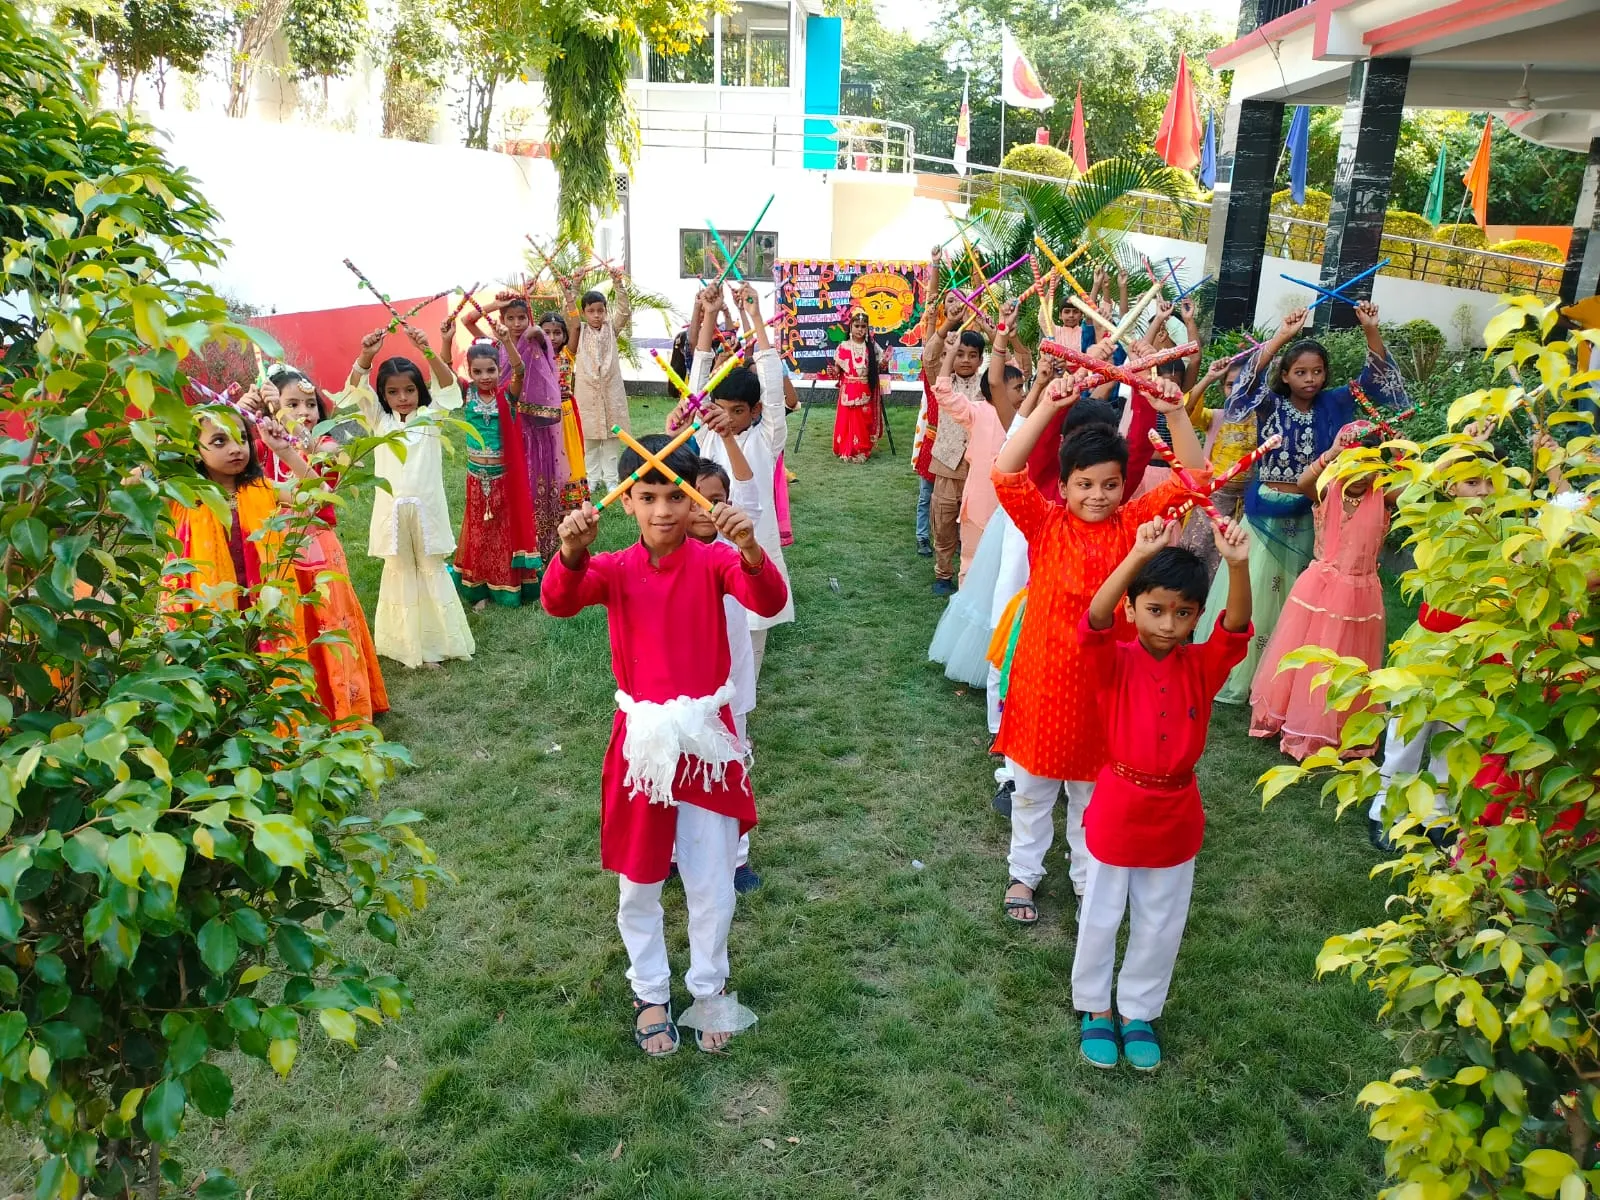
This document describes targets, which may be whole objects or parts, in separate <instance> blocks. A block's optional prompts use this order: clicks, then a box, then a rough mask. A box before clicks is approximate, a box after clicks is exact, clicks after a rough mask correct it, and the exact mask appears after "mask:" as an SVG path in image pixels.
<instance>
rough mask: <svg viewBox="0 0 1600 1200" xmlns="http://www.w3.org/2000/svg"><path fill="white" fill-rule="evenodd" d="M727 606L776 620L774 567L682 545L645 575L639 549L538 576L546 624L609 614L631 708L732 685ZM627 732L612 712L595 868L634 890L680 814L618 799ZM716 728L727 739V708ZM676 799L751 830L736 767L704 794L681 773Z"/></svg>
mask: <svg viewBox="0 0 1600 1200" xmlns="http://www.w3.org/2000/svg"><path fill="white" fill-rule="evenodd" d="M723 596H732V597H733V598H734V599H735V600H737V601H738V602H739V603H740V604H742V605H744V607H746V608H748V609H749V610H750V611H751V612H754V613H758V614H759V615H761V616H763V617H774V616H777V615H778V613H780V612H781V611H783V606H784V604H785V603H787V601H788V598H789V587H788V585H787V584H786V583H784V581H783V575H782V573H781V572H780V571H779V570H778V568H777V567H776V566H774V565H773V562H772V560H771V559H770V558H767V559H765V560H764V561H763V562H762V564H761V566H760V568H759V569H757V570H754V571H752V570H750V569H749V568H748V567H746V566H745V565H744V560H743V558H742V557H741V556H740V554H739V552H738V551H737V550H735V549H734V548H733V547H731V546H724V545H717V544H715V543H712V544H706V543H703V542H697V541H694V540H693V539H690V540H689V541H686V542H684V544H683V545H682V546H681V547H679V548H678V549H677V550H674V551H673V552H672V553H670V554H668V555H666V556H665V557H663V558H662V560H661V562H660V563H659V564H657V565H652V564H651V562H650V552H649V551H648V550H647V549H645V546H644V543H643V542H636V543H634V544H633V545H632V546H629V547H628V548H627V549H626V550H620V551H616V552H614V553H608V554H596V555H592V556H590V557H588V558H586V559H585V560H584V562H583V563H582V564H581V565H580V566H579V567H577V568H576V569H574V568H571V567H568V566H567V565H566V563H565V562H564V561H563V560H562V558H561V556H560V555H559V554H557V555H556V556H555V558H554V559H553V560H552V561H551V563H550V565H549V566H548V567H546V568H545V575H544V588H543V590H542V592H541V593H540V602H541V603H542V604H543V605H544V609H545V611H546V612H548V613H549V614H550V615H551V616H552V617H571V616H576V615H577V614H578V612H580V611H581V610H583V609H585V608H587V607H588V606H589V605H591V604H603V605H605V607H606V610H607V619H608V622H609V625H610V629H611V671H612V674H613V675H615V676H616V680H617V686H618V687H619V688H620V689H622V691H624V692H626V693H627V694H628V695H629V696H632V697H633V698H634V699H635V700H647V701H650V702H651V703H654V704H664V703H666V702H667V701H668V700H674V699H676V698H677V697H679V696H691V697H700V696H710V695H713V694H715V692H716V691H717V689H718V688H720V687H721V686H722V685H723V684H725V683H726V682H728V671H729V667H730V660H729V657H728V631H727V622H726V620H725V619H724V616H723V606H722V598H723ZM625 723H626V718H625V717H624V716H623V715H622V713H621V712H620V711H619V712H618V713H617V714H616V717H615V719H614V720H613V721H612V725H611V744H610V745H609V746H608V747H607V748H606V757H605V762H604V764H603V765H602V766H601V768H600V865H601V866H603V867H604V868H605V869H606V870H608V871H616V872H617V873H618V874H621V875H625V876H627V877H628V878H629V879H631V880H633V881H634V882H635V883H658V882H660V881H661V880H663V879H665V878H666V877H667V868H668V865H669V864H670V862H671V860H672V843H673V838H674V836H675V835H676V833H677V828H678V810H677V809H676V808H675V807H672V806H668V805H662V804H652V803H650V802H649V801H648V800H646V799H645V798H644V797H642V796H635V795H634V794H632V793H631V792H629V791H625V790H624V789H623V782H622V781H623V779H624V778H625V777H626V775H627V773H628V764H627V762H626V761H625V760H624V759H623V757H622V742H623V737H624V734H625ZM722 723H723V724H724V725H726V726H727V727H728V729H729V731H730V732H732V731H733V728H734V725H733V714H732V713H731V712H730V711H729V709H728V708H727V707H726V706H724V707H723V710H722ZM672 793H673V796H674V797H675V798H676V799H677V800H678V802H679V803H682V804H693V805H695V806H696V807H698V808H703V809H706V810H707V811H709V812H714V813H720V814H722V815H723V816H728V817H736V818H737V819H738V821H739V830H740V832H741V833H742V832H745V831H746V830H748V829H750V828H751V827H753V826H754V825H755V823H756V804H755V798H754V797H753V796H752V795H751V793H750V781H749V780H748V779H747V778H746V777H745V772H744V767H743V765H742V764H740V763H737V762H735V763H730V764H729V765H728V769H727V774H726V775H725V776H724V777H723V781H722V782H721V783H720V784H714V785H712V786H711V787H709V788H708V787H707V786H706V785H705V784H704V782H703V781H702V780H701V779H700V778H699V777H698V774H697V773H692V772H690V771H689V770H687V769H686V768H685V767H683V766H682V765H680V767H679V771H678V776H677V778H676V779H675V780H674V781H673V785H672Z"/></svg>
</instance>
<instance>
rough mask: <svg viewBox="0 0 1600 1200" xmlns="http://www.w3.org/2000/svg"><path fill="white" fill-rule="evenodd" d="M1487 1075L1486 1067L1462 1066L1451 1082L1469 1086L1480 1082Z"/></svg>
mask: <svg viewBox="0 0 1600 1200" xmlns="http://www.w3.org/2000/svg"><path fill="white" fill-rule="evenodd" d="M1488 1077H1489V1071H1488V1068H1486V1067H1462V1068H1461V1070H1459V1071H1457V1072H1456V1076H1455V1078H1454V1079H1453V1080H1451V1082H1452V1083H1459V1084H1463V1085H1466V1086H1471V1085H1472V1084H1474V1083H1482V1082H1483V1081H1484V1080H1485V1079H1487V1078H1488Z"/></svg>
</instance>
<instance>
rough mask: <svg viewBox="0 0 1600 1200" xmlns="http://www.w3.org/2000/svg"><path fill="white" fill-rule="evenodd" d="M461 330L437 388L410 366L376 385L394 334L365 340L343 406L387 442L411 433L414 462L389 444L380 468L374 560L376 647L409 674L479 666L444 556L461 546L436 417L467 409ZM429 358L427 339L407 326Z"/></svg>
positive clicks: (402, 362)
mask: <svg viewBox="0 0 1600 1200" xmlns="http://www.w3.org/2000/svg"><path fill="white" fill-rule="evenodd" d="M454 332H455V327H454V324H453V323H452V322H446V323H445V324H444V325H442V326H441V327H440V329H439V354H438V355H437V356H435V357H432V358H430V359H429V363H430V365H431V366H432V369H433V384H434V390H432V391H430V390H429V388H428V381H427V379H426V378H425V377H424V376H423V374H422V370H421V368H420V367H418V366H417V364H416V363H414V362H412V361H411V360H410V359H409V358H403V357H400V356H396V357H394V358H386V359H384V360H383V362H382V363H380V364H379V366H378V378H377V384H376V389H374V386H373V384H371V383H368V382H367V372H368V371H370V370H371V369H372V359H373V357H374V355H376V354H377V352H378V347H379V346H381V345H382V344H383V339H384V336H385V331H384V330H381V329H379V330H374V331H373V332H372V333H369V334H367V336H366V337H364V338H362V339H361V354H360V356H359V357H358V358H357V359H356V362H355V365H354V366H353V367H352V368H351V369H350V379H349V382H348V383H347V384H346V386H345V390H344V391H343V392H342V393H341V394H340V395H339V396H338V397H337V398H336V399H337V405H338V407H340V408H343V407H345V406H346V405H354V406H355V407H356V409H357V410H358V411H359V412H360V414H361V419H362V421H363V423H364V424H365V425H366V426H367V428H368V429H369V430H370V431H371V432H372V433H374V434H376V435H378V436H383V435H386V434H391V433H400V434H403V435H404V437H403V441H404V445H405V457H404V459H402V458H401V457H400V455H398V454H396V453H395V451H394V449H393V448H392V447H389V446H380V447H379V448H378V450H377V453H376V454H375V455H374V458H373V470H374V471H375V472H376V473H377V475H378V477H379V478H380V479H383V480H386V481H387V482H388V484H389V487H388V489H384V488H374V489H373V493H372V525H371V531H370V533H369V535H368V538H367V553H368V554H370V555H372V556H373V557H374V558H381V559H383V578H382V580H381V582H380V583H379V584H378V606H377V609H376V611H375V613H374V619H373V641H374V642H375V643H376V645H377V648H378V653H379V654H381V655H383V656H384V657H385V658H392V659H394V660H396V661H397V662H400V663H403V664H404V665H406V666H408V667H420V666H430V667H436V666H438V665H439V664H440V663H442V662H443V661H444V660H445V659H447V658H471V657H472V652H473V650H474V649H475V645H474V643H473V640H472V630H471V629H470V628H468V626H467V614H466V611H465V610H464V609H463V608H462V607H461V598H460V597H459V596H457V595H456V589H455V585H454V583H452V582H451V579H450V572H449V571H448V570H447V569H446V568H445V564H444V556H445V555H447V554H449V553H450V552H451V551H452V550H454V549H455V548H456V539H455V535H454V534H453V533H452V532H451V529H450V509H449V506H448V504H447V503H446V501H445V494H444V439H443V438H442V437H441V436H440V433H439V427H438V425H437V424H436V423H435V422H434V419H433V412H434V410H435V409H436V408H437V409H438V410H439V411H443V412H450V411H452V410H454V409H457V408H460V407H461V388H460V386H459V385H458V384H457V383H456V377H455V375H454V373H453V372H452V371H451V370H450V365H449V358H450V338H451V336H452V335H453V334H454ZM406 336H407V337H409V338H410V339H411V341H412V344H413V345H415V346H416V347H417V348H418V349H419V350H425V349H427V344H428V343H427V339H426V338H424V337H423V336H422V333H421V332H420V331H419V330H416V329H413V328H411V327H410V326H407V327H406Z"/></svg>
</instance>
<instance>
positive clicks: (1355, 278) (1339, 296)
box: [1283, 258, 1390, 309]
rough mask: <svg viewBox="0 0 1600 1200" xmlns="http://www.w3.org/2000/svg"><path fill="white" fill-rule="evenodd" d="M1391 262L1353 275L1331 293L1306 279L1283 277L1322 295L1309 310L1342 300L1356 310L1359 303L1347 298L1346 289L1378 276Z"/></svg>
mask: <svg viewBox="0 0 1600 1200" xmlns="http://www.w3.org/2000/svg"><path fill="white" fill-rule="evenodd" d="M1389 261H1390V260H1389V259H1387V258H1386V259H1384V260H1383V261H1382V262H1380V263H1378V264H1377V265H1376V266H1373V267H1368V268H1367V269H1366V270H1365V271H1363V272H1361V274H1359V275H1352V276H1351V277H1350V278H1349V279H1346V280H1345V281H1344V282H1343V283H1341V284H1339V285H1338V286H1337V287H1335V288H1334V289H1333V290H1332V291H1329V290H1328V289H1327V288H1323V287H1320V286H1318V285H1317V284H1315V283H1307V282H1306V281H1305V280H1304V279H1296V278H1295V277H1294V276H1292V275H1285V276H1283V278H1285V279H1287V280H1288V281H1289V282H1290V283H1298V284H1299V285H1300V286H1301V287H1308V288H1310V289H1311V290H1312V291H1314V292H1318V293H1320V294H1321V299H1318V300H1315V301H1313V302H1312V303H1311V304H1309V305H1308V306H1307V308H1308V309H1311V308H1316V307H1317V305H1319V304H1321V303H1323V302H1324V301H1327V300H1342V301H1343V302H1344V303H1346V304H1348V305H1350V307H1351V308H1354V307H1355V306H1356V304H1357V303H1358V301H1355V300H1352V299H1350V297H1348V296H1346V295H1345V294H1344V293H1345V289H1347V288H1349V287H1350V286H1351V285H1352V284H1357V283H1360V282H1361V281H1362V280H1363V279H1365V278H1366V277H1367V276H1369V275H1376V274H1377V273H1378V272H1379V271H1381V270H1383V268H1384V267H1387V266H1388V265H1389Z"/></svg>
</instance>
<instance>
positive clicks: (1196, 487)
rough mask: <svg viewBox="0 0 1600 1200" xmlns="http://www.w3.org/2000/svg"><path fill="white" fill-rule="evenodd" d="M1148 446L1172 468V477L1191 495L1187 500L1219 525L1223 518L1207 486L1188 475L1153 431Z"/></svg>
mask: <svg viewBox="0 0 1600 1200" xmlns="http://www.w3.org/2000/svg"><path fill="white" fill-rule="evenodd" d="M1150 445H1151V447H1152V448H1153V449H1154V450H1155V452H1156V455H1157V456H1158V457H1159V458H1160V459H1161V460H1162V461H1163V462H1165V463H1166V464H1167V465H1168V466H1169V467H1171V468H1172V474H1173V477H1174V478H1175V479H1177V481H1178V482H1179V483H1181V484H1183V486H1184V487H1186V488H1188V489H1189V491H1190V492H1191V493H1192V495H1191V496H1190V497H1188V498H1190V499H1193V500H1194V502H1195V504H1196V505H1198V506H1199V508H1200V511H1201V512H1203V513H1205V514H1206V516H1208V517H1210V518H1211V520H1212V522H1213V523H1214V524H1217V525H1221V524H1222V522H1223V520H1224V519H1225V518H1224V517H1223V515H1222V513H1221V512H1220V511H1219V510H1218V508H1217V506H1216V505H1215V504H1213V503H1211V493H1210V492H1209V491H1208V490H1206V488H1207V485H1206V484H1204V483H1201V482H1200V481H1199V480H1197V479H1196V478H1195V477H1194V476H1193V475H1191V474H1189V472H1188V470H1187V469H1186V468H1185V467H1184V466H1183V465H1182V464H1181V463H1179V462H1178V458H1177V456H1176V455H1175V454H1173V453H1172V447H1171V446H1169V445H1167V443H1166V442H1164V441H1163V440H1162V438H1161V435H1160V434H1159V433H1157V432H1156V431H1155V430H1154V429H1152V430H1151V431H1150Z"/></svg>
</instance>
